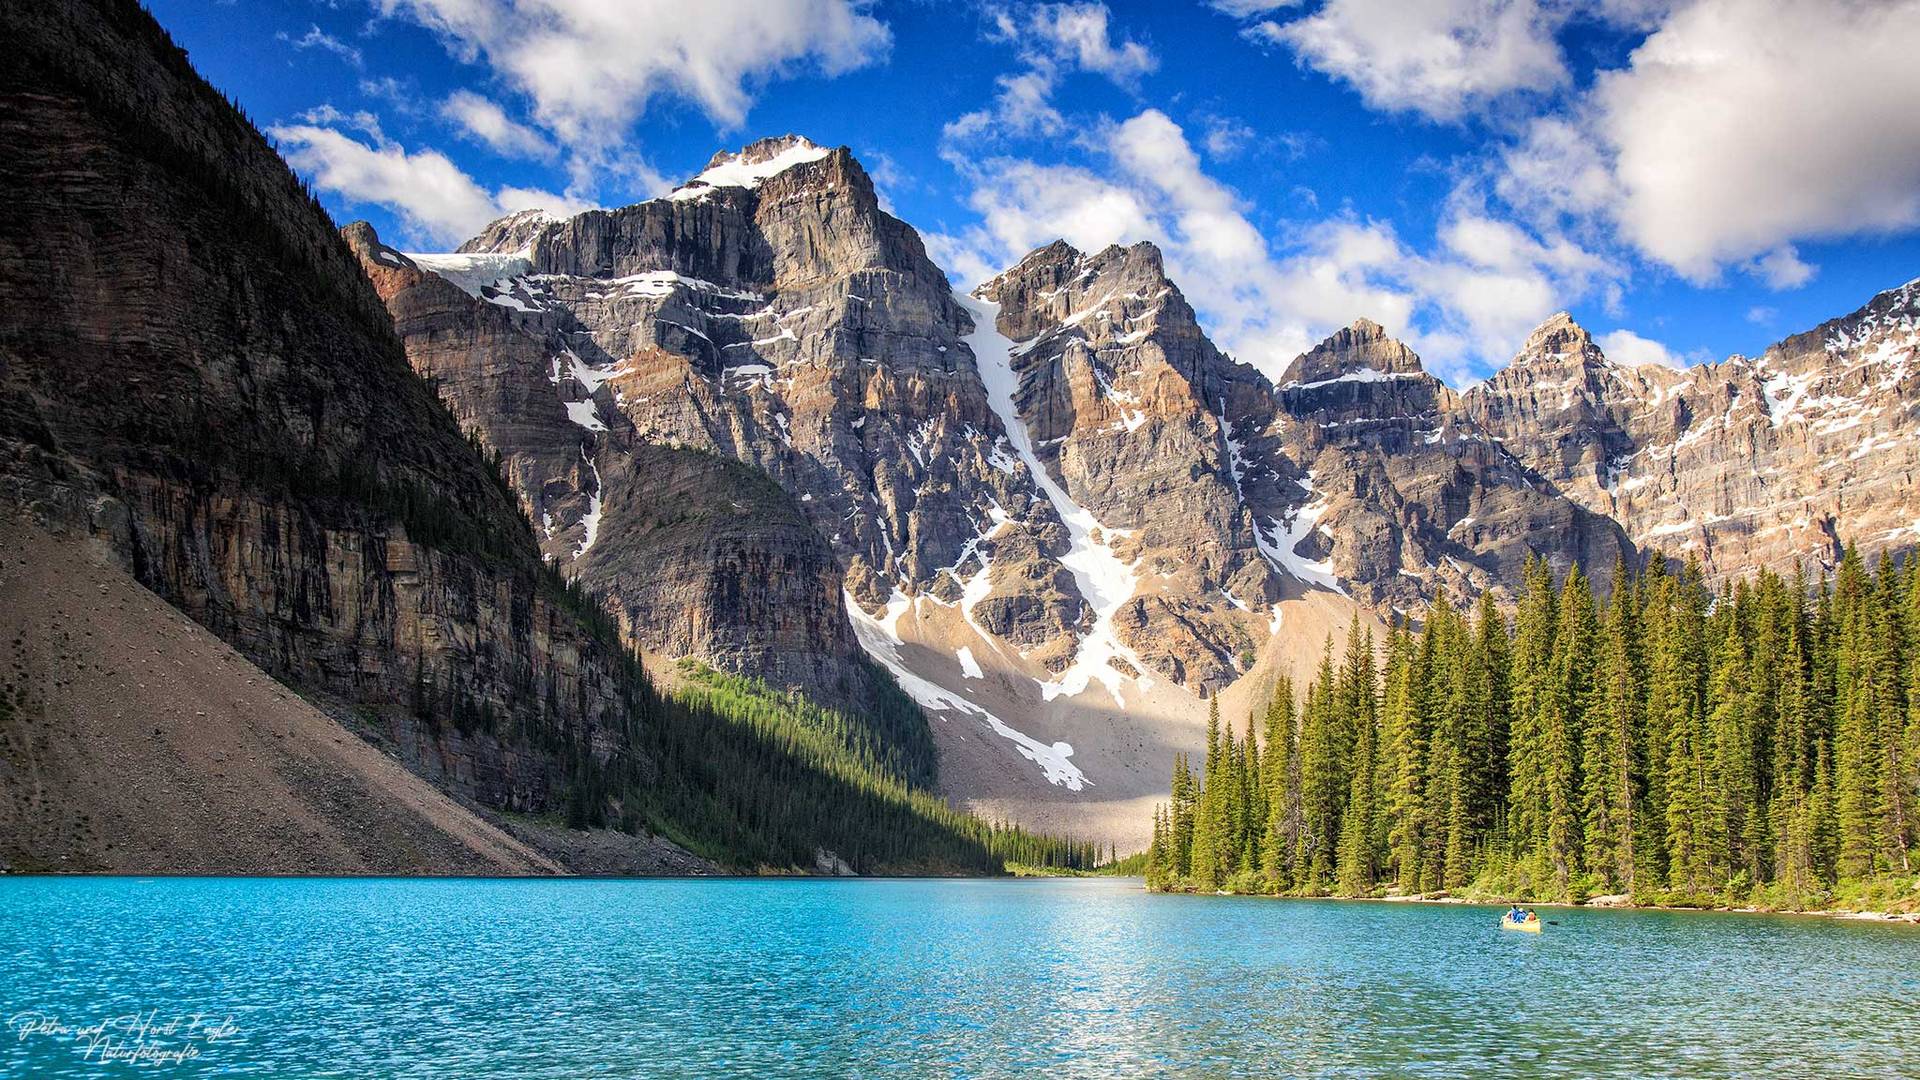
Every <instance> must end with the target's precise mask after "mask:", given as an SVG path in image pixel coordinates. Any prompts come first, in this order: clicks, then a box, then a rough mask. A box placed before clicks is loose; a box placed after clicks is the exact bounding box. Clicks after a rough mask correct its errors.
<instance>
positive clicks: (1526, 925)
mask: <svg viewBox="0 0 1920 1080" xmlns="http://www.w3.org/2000/svg"><path fill="white" fill-rule="evenodd" d="M1545 926H1546V923H1544V922H1542V921H1540V920H1539V919H1534V920H1533V921H1531V922H1514V921H1513V920H1512V919H1510V918H1508V917H1507V916H1505V915H1502V916H1500V929H1502V930H1518V931H1520V932H1521V933H1523V934H1538V933H1540V932H1541V930H1542V928H1543V927H1545Z"/></svg>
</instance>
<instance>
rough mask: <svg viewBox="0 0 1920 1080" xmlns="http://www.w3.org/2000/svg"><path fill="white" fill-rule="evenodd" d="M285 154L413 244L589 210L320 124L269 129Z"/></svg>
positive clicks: (429, 153)
mask: <svg viewBox="0 0 1920 1080" xmlns="http://www.w3.org/2000/svg"><path fill="white" fill-rule="evenodd" d="M267 133H268V134H269V135H271V136H273V138H274V140H275V142H277V143H278V144H279V148H280V152H281V154H282V155H283V156H285V157H286V159H287V161H288V162H289V163H290V164H291V165H292V166H293V167H294V168H295V169H298V170H299V171H300V172H302V173H304V174H306V175H307V176H308V177H309V178H310V179H311V181H312V182H313V185H314V187H316V188H318V189H319V190H321V191H331V192H334V193H335V194H338V195H339V196H341V197H342V198H344V199H345V200H347V202H349V203H355V204H362V205H375V206H382V207H385V208H387V209H388V210H391V211H392V212H393V213H394V214H396V215H397V216H398V217H399V218H400V220H401V221H402V223H403V227H404V229H405V231H406V232H407V234H408V235H407V236H405V237H404V238H402V239H404V240H405V241H407V242H416V243H425V244H437V245H444V246H451V245H452V244H455V243H458V242H459V241H462V240H465V239H467V238H468V237H471V236H473V235H474V234H475V233H478V232H479V231H480V229H481V227H482V226H484V225H486V223H487V222H489V221H492V220H493V219H494V218H497V217H500V216H501V215H503V214H509V213H512V212H514V211H515V210H525V209H529V208H532V207H544V208H546V209H548V210H551V211H553V212H554V213H556V214H574V213H578V212H580V211H581V210H584V209H587V208H588V207H587V206H586V205H584V204H582V203H581V202H579V201H578V200H575V199H571V198H568V197H566V196H562V195H556V194H554V193H552V192H549V191H538V190H533V189H528V188H515V187H502V188H497V189H495V190H494V191H491V192H489V191H488V190H487V189H486V188H484V187H482V186H481V185H480V184H478V183H477V182H475V181H474V179H473V178H472V177H471V176H468V175H467V174H466V173H465V172H463V171H461V169H460V167H459V166H458V165H455V164H454V163H453V162H452V161H450V160H448V158H447V157H446V155H444V154H442V153H440V152H439V151H437V150H418V151H415V152H412V153H409V152H408V151H407V150H406V149H405V148H404V147H401V146H400V145H398V144H397V143H394V142H391V141H389V140H387V139H385V138H383V137H381V136H380V135H379V133H378V129H377V128H376V129H375V130H374V131H372V132H370V133H369V134H370V136H371V138H372V142H371V143H367V142H362V141H361V140H359V139H356V138H354V137H353V136H352V135H349V134H347V133H346V132H344V131H341V130H339V129H338V128H336V127H329V126H323V125H321V124H315V123H301V124H284V125H280V126H276V127H273V128H270V129H268V132H267Z"/></svg>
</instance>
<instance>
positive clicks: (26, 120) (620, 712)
mask: <svg viewBox="0 0 1920 1080" xmlns="http://www.w3.org/2000/svg"><path fill="white" fill-rule="evenodd" d="M8 29H9V37H10V46H11V57H10V62H9V63H8V65H7V66H6V68H5V70H4V71H3V72H0V128H3V129H4V130H3V133H0V138H3V139H4V142H5V144H6V146H7V148H8V149H7V153H6V154H5V155H0V202H3V203H4V205H5V206H6V207H7V212H6V214H5V216H4V218H0V229H3V230H4V231H3V233H0V289H4V290H5V292H6V295H7V297H8V301H7V303H6V304H5V305H4V306H3V307H0V499H4V500H5V501H6V502H7V503H8V504H10V505H11V506H12V507H14V508H15V509H13V510H10V511H9V512H10V513H13V512H19V511H20V510H24V511H25V512H26V513H28V514H29V515H30V516H32V517H34V518H37V519H38V520H39V521H40V522H42V523H44V524H46V525H48V526H51V527H53V528H54V529H56V530H58V531H60V532H62V533H64V534H66V535H68V536H80V537H85V538H89V539H90V541H91V542H92V543H94V544H96V545H99V546H101V547H104V549H106V550H107V551H108V552H109V553H110V557H111V558H112V559H113V560H114V561H115V562H116V563H117V564H118V565H121V566H123V567H125V568H127V569H129V570H130V571H131V572H132V573H133V574H134V576H135V577H136V578H137V579H138V580H139V582H140V583H141V584H142V585H144V586H146V587H147V588H149V589H152V590H153V591H154V592H156V593H158V594H159V595H160V596H161V597H162V598H164V599H166V600H167V601H168V602H170V603H172V604H173V605H175V606H176V607H178V608H179V609H180V610H182V611H184V612H186V613H187V614H188V615H190V616H191V617H192V618H193V619H194V620H195V621H197V622H199V623H200V624H202V625H203V626H205V627H207V628H208V629H211V630H212V631H213V632H214V633H216V634H217V635H219V636H220V637H221V638H223V639H225V640H226V641H227V642H229V643H230V644H232V645H233V646H234V647H235V648H236V649H238V650H239V652H241V653H242V654H244V655H245V656H246V657H247V658H248V659H249V660H251V661H252V662H253V663H255V664H257V665H259V666H260V667H261V668H263V669H265V670H266V671H267V672H269V673H271V674H272V675H274V676H275V677H277V678H279V679H281V680H283V681H285V682H287V683H288V684H290V685H292V686H295V687H297V688H299V689H300V690H301V691H302V692H303V693H304V694H306V695H308V696H309V698H310V699H311V700H314V701H315V702H317V703H320V704H322V705H323V706H325V707H326V708H328V709H329V711H331V712H333V713H334V714H335V715H336V716H347V717H349V718H350V719H352V720H353V722H354V723H355V724H357V725H359V726H362V727H363V728H364V727H371V728H373V729H376V731H377V733H378V736H379V737H380V738H382V739H384V740H387V741H390V742H391V743H392V744H393V745H394V746H395V747H397V749H398V752H399V753H400V755H401V756H402V757H403V758H404V759H405V760H406V761H407V762H408V763H409V764H410V765H411V766H412V767H414V768H415V770H416V771H418V772H421V773H423V774H425V775H427V776H428V777H430V778H432V779H435V780H436V781H438V782H439V783H440V784H441V786H443V787H445V788H446V789H448V790H450V791H452V792H454V793H456V794H458V795H460V796H462V797H465V798H468V799H471V800H473V801H476V802H479V803H482V804H485V805H488V806H492V807H500V808H509V809H515V810H526V811H534V812H540V811H545V810H548V809H550V808H552V807H553V806H554V805H555V804H556V799H557V797H558V794H559V792H560V790H561V788H562V787H563V785H564V784H565V783H566V782H567V779H568V775H569V773H568V770H569V768H570V767H572V766H571V765H570V762H578V761H581V760H587V759H592V760H595V761H598V762H601V763H603V764H608V765H611V764H616V763H624V764H627V765H631V766H633V767H634V768H636V769H640V770H642V774H644V767H645V763H644V762H638V761H635V760H633V758H632V756H631V755H630V753H629V751H628V728H627V725H628V724H629V722H630V720H629V718H630V717H632V716H634V715H635V711H634V710H633V709H632V707H631V706H632V703H633V697H634V695H635V694H636V693H638V692H639V691H640V690H641V687H640V686H639V684H638V683H637V682H636V681H635V680H634V679H632V678H629V677H628V675H627V674H626V671H627V668H626V667H625V666H624V664H623V662H622V656H621V649H620V647H619V645H618V644H617V643H616V642H613V641H611V640H610V639H609V638H608V637H606V636H604V635H596V634H595V633H593V632H591V631H590V630H589V629H588V627H587V626H586V625H585V624H584V623H583V622H582V620H581V617H580V615H579V614H577V613H576V612H575V611H574V610H572V609H570V608H569V607H568V606H567V604H566V602H565V599H566V598H565V597H564V595H563V594H562V593H561V592H560V591H559V590H558V589H557V588H556V587H555V583H554V581H553V579H552V578H551V577H550V576H549V575H547V574H546V573H545V572H544V571H543V568H542V567H541V564H540V558H539V553H538V551H537V550H536V549H535V548H534V545H533V543H532V541H531V539H530V538H529V535H528V533H527V531H526V529H525V526H524V523H523V522H522V521H521V520H520V516H519V512H518V509H517V508H516V506H515V504H514V501H513V498H512V496H511V494H510V493H509V492H508V491H506V490H505V488H504V486H503V485H502V483H501V482H500V480H499V478H498V477H497V476H495V475H494V474H493V473H492V471H491V470H490V469H489V468H488V467H487V464H486V462H485V461H484V460H483V459H482V457H481V456H480V455H479V454H477V453H475V452H474V450H473V448H472V447H471V446H470V445H469V444H468V442H467V441H466V439H465V438H464V437H463V436H462V435H461V433H460V431H459V429H458V427H457V426H456V425H455V423H454V420H453V418H452V417H451V416H449V415H447V413H446V411H445V410H444V409H443V408H442V407H441V406H440V405H439V404H438V403H436V402H435V401H434V399H433V396H432V394H431V393H430V391H429V390H428V388H427V387H426V385H425V384H424V383H422V381H421V380H419V379H418V378H416V377H415V376H414V375H413V373H412V372H411V371H410V370H409V369H408V367H407V361H406V357H405V355H404V353H403V352H402V350H401V347H400V344H399V342H398V341H397V340H396V339H395V337H394V335H393V330H392V320H391V318H390V317H389V315H388V313H387V311H386V310H385V309H384V308H383V307H382V305H381V303H380V298H379V297H378V296H377V295H375V293H374V291H373V290H372V289H371V288H369V287H368V285H367V281H366V278H365V277H364V276H363V275H362V273H361V272H360V268H359V266H358V265H357V264H356V261H355V260H354V257H353V255H352V253H351V252H350V251H349V250H348V249H347V247H346V245H344V244H342V243H341V241H340V238H339V236H338V234H337V233H336V232H335V230H334V228H333V225H332V223H331V222H329V221H328V219H327V216H326V214H325V213H324V212H323V211H322V210H321V208H320V207H319V206H318V205H317V204H316V203H315V202H314V201H313V200H312V199H311V198H310V197H309V196H308V195H307V194H306V193H305V192H304V191H303V190H302V189H301V187H300V186H299V184H298V182H297V181H296V180H295V179H294V177H293V176H292V174H291V173H290V172H288V170H287V168H286V166H285V165H284V164H283V163H282V162H281V161H280V159H279V158H278V157H277V156H276V155H275V154H274V152H273V150H272V148H271V147H269V146H268V145H267V143H266V141H265V140H264V139H263V138H261V137H260V135H259V134H258V133H257V132H255V131H254V130H253V128H252V127H251V126H250V125H249V124H248V123H247V122H246V120H245V119H244V118H243V117H242V116H240V114H239V113H238V112H237V111H235V110H234V109H233V108H232V107H231V106H229V105H228V104H227V103H226V102H225V101H224V100H223V99H222V98H221V97H220V95H219V94H217V93H216V92H215V91H213V90H212V89H211V88H210V87H208V86H207V85H206V83H205V82H203V81H202V80H201V79H200V78H199V76H197V75H196V74H195V73H194V72H193V70H192V69H191V67H190V66H189V65H188V63H187V60H186V57H185V55H184V54H183V53H182V52H180V50H178V49H177V48H175V47H174V46H173V45H172V44H171V43H170V42H169V41H168V40H167V39H166V35H165V34H164V32H163V31H161V30H160V28H159V27H158V26H157V25H156V24H154V22H153V21H152V19H151V18H150V17H149V16H148V15H147V14H146V13H145V12H144V11H142V10H140V9H139V8H138V6H137V5H135V4H132V3H130V2H128V3H122V2H113V0H98V2H91V0H63V2H58V3H48V4H41V5H15V6H13V7H12V8H10V17H9V20H8ZM494 329H495V330H497V329H498V328H497V327H495V328H494ZM500 340H505V338H501V339H500ZM521 389H522V388H519V387H515V386H512V385H508V384H506V383H502V384H501V385H499V386H497V387H495V392H497V393H499V394H501V395H510V394H513V393H517V392H519V391H520V390H521Z"/></svg>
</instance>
